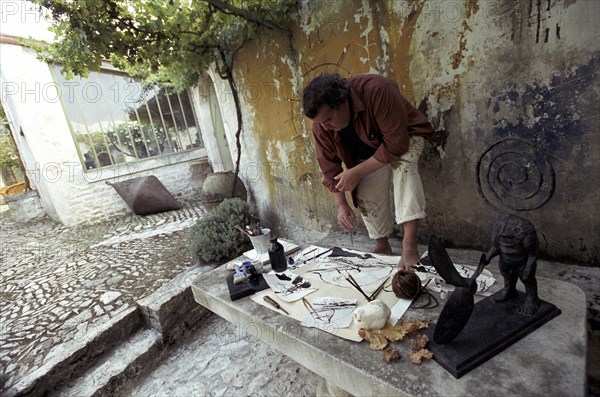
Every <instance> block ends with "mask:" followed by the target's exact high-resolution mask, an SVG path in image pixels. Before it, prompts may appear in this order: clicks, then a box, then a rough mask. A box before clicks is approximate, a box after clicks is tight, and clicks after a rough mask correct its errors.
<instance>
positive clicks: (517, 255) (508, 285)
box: [482, 214, 540, 316]
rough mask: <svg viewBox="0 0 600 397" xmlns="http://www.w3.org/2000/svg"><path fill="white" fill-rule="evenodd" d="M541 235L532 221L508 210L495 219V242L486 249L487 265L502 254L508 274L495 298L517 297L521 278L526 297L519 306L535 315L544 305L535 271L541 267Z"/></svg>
mask: <svg viewBox="0 0 600 397" xmlns="http://www.w3.org/2000/svg"><path fill="white" fill-rule="evenodd" d="M537 253H538V238H537V233H536V231H535V228H534V227H533V225H532V224H531V222H529V221H527V220H525V219H523V218H520V217H518V216H516V215H509V214H504V215H502V216H501V217H500V218H498V220H497V221H496V222H495V223H494V227H493V229H492V246H491V247H490V249H489V250H488V251H487V252H486V253H485V255H484V257H482V259H484V261H485V265H487V264H488V263H490V261H491V260H492V258H494V257H495V256H498V255H500V259H499V262H498V264H499V267H500V273H501V274H502V277H504V288H503V289H502V291H500V293H499V294H498V295H496V296H494V301H495V302H503V301H506V300H509V299H513V298H516V297H517V296H518V293H517V288H516V286H517V280H519V279H520V280H521V282H522V283H523V285H524V286H525V301H524V302H523V304H522V305H521V307H519V309H517V311H518V312H519V313H522V314H525V315H527V316H531V315H533V314H535V312H536V311H537V310H538V308H539V306H540V299H539V297H538V289H537V281H536V279H535V271H536V267H537Z"/></svg>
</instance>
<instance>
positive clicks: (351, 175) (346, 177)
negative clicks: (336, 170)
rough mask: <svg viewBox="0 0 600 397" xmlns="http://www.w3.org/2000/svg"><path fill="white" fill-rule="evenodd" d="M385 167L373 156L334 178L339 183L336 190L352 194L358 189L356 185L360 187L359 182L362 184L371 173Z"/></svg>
mask: <svg viewBox="0 0 600 397" xmlns="http://www.w3.org/2000/svg"><path fill="white" fill-rule="evenodd" d="M384 166H385V163H382V162H381V161H379V160H377V159H376V158H375V156H371V157H370V158H369V159H368V160H366V161H363V162H362V163H360V164H358V165H357V166H355V167H352V168H350V169H349V170H346V171H343V172H342V173H340V174H338V175H336V176H335V177H334V178H333V179H335V180H336V181H337V184H336V185H335V188H336V189H338V190H340V191H342V192H346V191H347V192H350V191H352V190H354V188H355V187H356V185H358V182H360V180H361V178H362V177H363V176H365V175H368V174H370V173H371V172H374V171H377V170H378V169H380V168H382V167H384ZM344 201H345V198H344ZM336 203H337V201H336ZM338 208H339V205H338Z"/></svg>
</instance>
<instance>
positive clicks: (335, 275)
mask: <svg viewBox="0 0 600 397" xmlns="http://www.w3.org/2000/svg"><path fill="white" fill-rule="evenodd" d="M395 266H396V265H395V264H390V263H384V262H382V261H381V260H379V259H378V258H375V257H372V258H369V259H361V258H352V257H334V258H329V257H327V258H324V259H323V260H319V261H318V263H317V264H316V265H315V266H314V267H313V268H311V269H310V270H308V271H307V272H306V273H305V274H304V276H305V277H306V278H307V279H309V280H320V281H323V282H326V283H329V284H334V285H338V286H340V287H346V288H354V287H353V286H352V284H350V283H349V282H348V281H347V280H346V278H348V276H352V277H353V278H354V280H355V281H356V282H357V283H358V285H359V286H360V288H361V289H362V290H363V291H364V292H365V293H366V294H368V295H370V294H372V293H373V292H374V291H375V290H376V289H377V288H378V287H379V286H380V285H381V283H383V281H384V280H385V279H386V278H387V277H388V276H389V275H390V274H391V273H392V271H393V270H394V268H395Z"/></svg>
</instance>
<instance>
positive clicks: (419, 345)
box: [410, 334, 429, 352]
mask: <svg viewBox="0 0 600 397" xmlns="http://www.w3.org/2000/svg"><path fill="white" fill-rule="evenodd" d="M428 343H429V337H428V336H427V335H425V334H421V335H416V336H415V337H414V338H412V339H411V340H410V350H412V351H415V352H416V351H418V350H421V349H424V348H426V347H427V344H428Z"/></svg>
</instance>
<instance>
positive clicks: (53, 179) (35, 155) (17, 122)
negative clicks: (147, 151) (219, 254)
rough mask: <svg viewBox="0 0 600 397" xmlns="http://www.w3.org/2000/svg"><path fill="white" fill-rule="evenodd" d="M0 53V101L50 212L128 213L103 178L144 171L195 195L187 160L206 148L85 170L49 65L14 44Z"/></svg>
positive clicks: (65, 215) (76, 218) (61, 217)
mask: <svg viewBox="0 0 600 397" xmlns="http://www.w3.org/2000/svg"><path fill="white" fill-rule="evenodd" d="M0 56H1V58H0V62H1V69H0V76H1V77H0V84H1V95H2V103H3V105H4V107H5V110H6V112H7V116H8V117H9V119H10V121H11V123H12V127H13V131H14V133H15V134H16V137H15V138H16V141H17V145H18V146H19V149H20V150H21V153H22V155H23V162H24V164H25V168H26V172H27V175H28V176H29V179H30V180H31V183H32V185H33V186H34V188H35V189H37V190H38V192H39V195H40V197H41V199H42V205H43V206H44V208H45V210H46V211H47V212H48V214H49V215H50V216H51V217H53V218H55V219H56V220H58V221H60V222H62V223H64V224H66V225H74V224H77V223H81V222H86V221H95V220H99V219H105V218H108V217H111V216H114V215H116V214H121V213H126V212H128V211H130V210H129V209H128V207H127V205H126V204H125V202H124V201H123V200H122V199H121V198H120V196H119V195H118V194H117V193H116V191H115V190H114V189H113V188H112V187H111V186H109V185H107V184H106V181H109V182H117V181H122V180H126V179H130V178H134V177H140V176H147V175H155V176H156V177H157V178H158V179H159V180H160V181H161V182H162V183H163V184H164V185H165V187H166V188H167V189H168V190H169V191H170V192H171V193H173V194H174V196H176V197H177V198H179V199H183V200H190V199H193V198H194V194H195V193H194V191H193V190H192V188H191V186H190V183H189V181H190V175H189V166H188V162H189V161H190V160H195V159H198V158H201V157H204V156H206V151H205V149H197V150H193V151H189V152H185V153H175V154H171V155H168V156H163V157H154V158H149V159H143V160H140V161H137V162H135V163H127V164H119V165H115V166H112V167H105V168H102V169H92V170H85V171H84V169H83V167H82V165H81V162H80V159H79V156H78V154H77V150H76V147H75V144H74V142H73V139H72V136H71V131H70V128H69V125H68V122H67V120H66V118H65V114H64V111H63V108H62V105H61V103H60V98H61V95H62V93H61V92H60V89H59V87H58V86H57V85H56V84H55V83H54V82H53V79H52V76H51V74H50V70H49V67H48V65H47V64H45V63H43V62H41V61H38V60H37V59H36V55H35V53H34V51H32V50H30V49H28V48H26V47H23V46H19V45H15V44H8V43H1V44H0ZM20 131H22V132H23V134H22V135H21V134H20Z"/></svg>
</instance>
